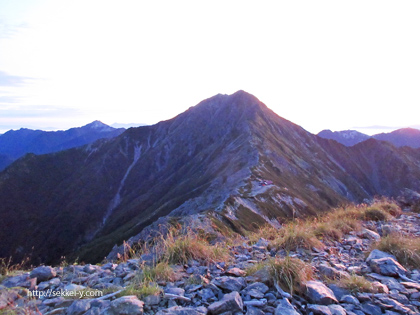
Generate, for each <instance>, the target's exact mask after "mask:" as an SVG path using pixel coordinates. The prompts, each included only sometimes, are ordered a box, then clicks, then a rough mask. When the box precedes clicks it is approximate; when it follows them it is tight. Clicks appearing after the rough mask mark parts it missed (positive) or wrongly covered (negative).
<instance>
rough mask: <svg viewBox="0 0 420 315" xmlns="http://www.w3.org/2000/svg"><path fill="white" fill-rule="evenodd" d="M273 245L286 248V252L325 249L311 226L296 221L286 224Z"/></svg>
mask: <svg viewBox="0 0 420 315" xmlns="http://www.w3.org/2000/svg"><path fill="white" fill-rule="evenodd" d="M272 244H273V245H274V246H276V247H279V248H284V249H285V250H286V251H294V250H297V249H298V248H303V249H312V248H313V247H315V248H319V249H322V248H323V247H324V245H323V244H322V243H321V241H320V240H319V239H317V238H316V236H315V234H314V228H313V226H312V225H311V224H305V222H296V221H295V222H291V223H289V224H286V225H285V226H284V227H283V228H282V229H281V230H280V231H279V234H278V237H277V238H276V239H275V240H274V241H272Z"/></svg>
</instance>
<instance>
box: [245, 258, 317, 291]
mask: <svg viewBox="0 0 420 315" xmlns="http://www.w3.org/2000/svg"><path fill="white" fill-rule="evenodd" d="M263 269H266V270H267V271H268V273H269V275H270V278H271V279H272V281H273V285H274V286H279V287H280V288H281V289H282V290H283V291H286V292H290V294H294V293H302V290H303V288H304V286H303V284H304V283H305V282H306V281H308V280H311V279H312V278H313V270H312V267H311V265H310V264H308V263H306V262H304V261H302V260H300V259H298V258H294V257H290V256H287V257H285V258H273V259H269V260H267V261H265V262H260V263H257V264H255V265H253V266H251V267H249V268H248V269H247V270H246V271H247V275H250V276H251V275H256V274H257V273H258V272H259V271H260V270H263Z"/></svg>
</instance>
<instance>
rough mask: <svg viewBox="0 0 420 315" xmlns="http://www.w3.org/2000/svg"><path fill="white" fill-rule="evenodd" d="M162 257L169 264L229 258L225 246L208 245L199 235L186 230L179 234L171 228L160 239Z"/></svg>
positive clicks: (225, 259)
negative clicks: (192, 260) (184, 232)
mask: <svg viewBox="0 0 420 315" xmlns="http://www.w3.org/2000/svg"><path fill="white" fill-rule="evenodd" d="M161 246H162V252H163V253H164V254H163V258H162V260H164V261H167V262H168V263H170V264H185V263H187V262H188V261H189V260H191V259H195V260H199V261H207V262H216V261H227V260H229V259H230V255H229V252H228V250H227V248H224V247H222V246H220V245H219V244H216V245H210V244H209V243H208V242H207V240H206V239H205V238H203V237H201V236H200V235H198V234H196V233H193V232H192V231H187V233H186V234H184V235H181V234H180V233H179V230H177V229H176V228H173V229H171V230H170V231H169V233H168V234H167V235H165V237H162V240H161Z"/></svg>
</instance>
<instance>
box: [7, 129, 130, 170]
mask: <svg viewBox="0 0 420 315" xmlns="http://www.w3.org/2000/svg"><path fill="white" fill-rule="evenodd" d="M124 131H125V129H124V128H118V129H116V128H113V127H110V126H108V125H105V124H103V123H102V122H100V121H94V122H92V123H90V124H87V125H85V126H83V127H79V128H71V129H69V130H66V131H42V130H32V129H26V128H21V129H19V130H10V131H8V132H6V133H4V134H1V135H0V170H3V169H4V168H6V167H7V166H8V165H10V164H11V163H12V162H13V161H15V160H17V159H18V158H20V157H22V156H23V155H25V154H27V153H34V154H46V153H53V152H58V151H62V150H66V149H70V148H74V147H79V146H82V145H85V144H88V143H92V142H94V141H96V140H98V139H103V138H113V137H115V136H118V135H120V134H121V133H122V132H124Z"/></svg>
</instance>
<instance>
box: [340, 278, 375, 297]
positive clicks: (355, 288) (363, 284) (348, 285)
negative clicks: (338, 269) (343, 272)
mask: <svg viewBox="0 0 420 315" xmlns="http://www.w3.org/2000/svg"><path fill="white" fill-rule="evenodd" d="M337 285H338V286H340V287H342V288H344V289H347V290H349V291H350V292H351V293H352V294H355V293H357V292H368V293H373V292H374V291H375V289H374V287H373V285H372V283H371V282H369V281H368V280H367V279H366V278H365V277H362V276H358V275H355V274H353V275H351V276H350V277H348V278H345V277H343V278H341V279H340V280H339V281H338V282H337Z"/></svg>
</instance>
